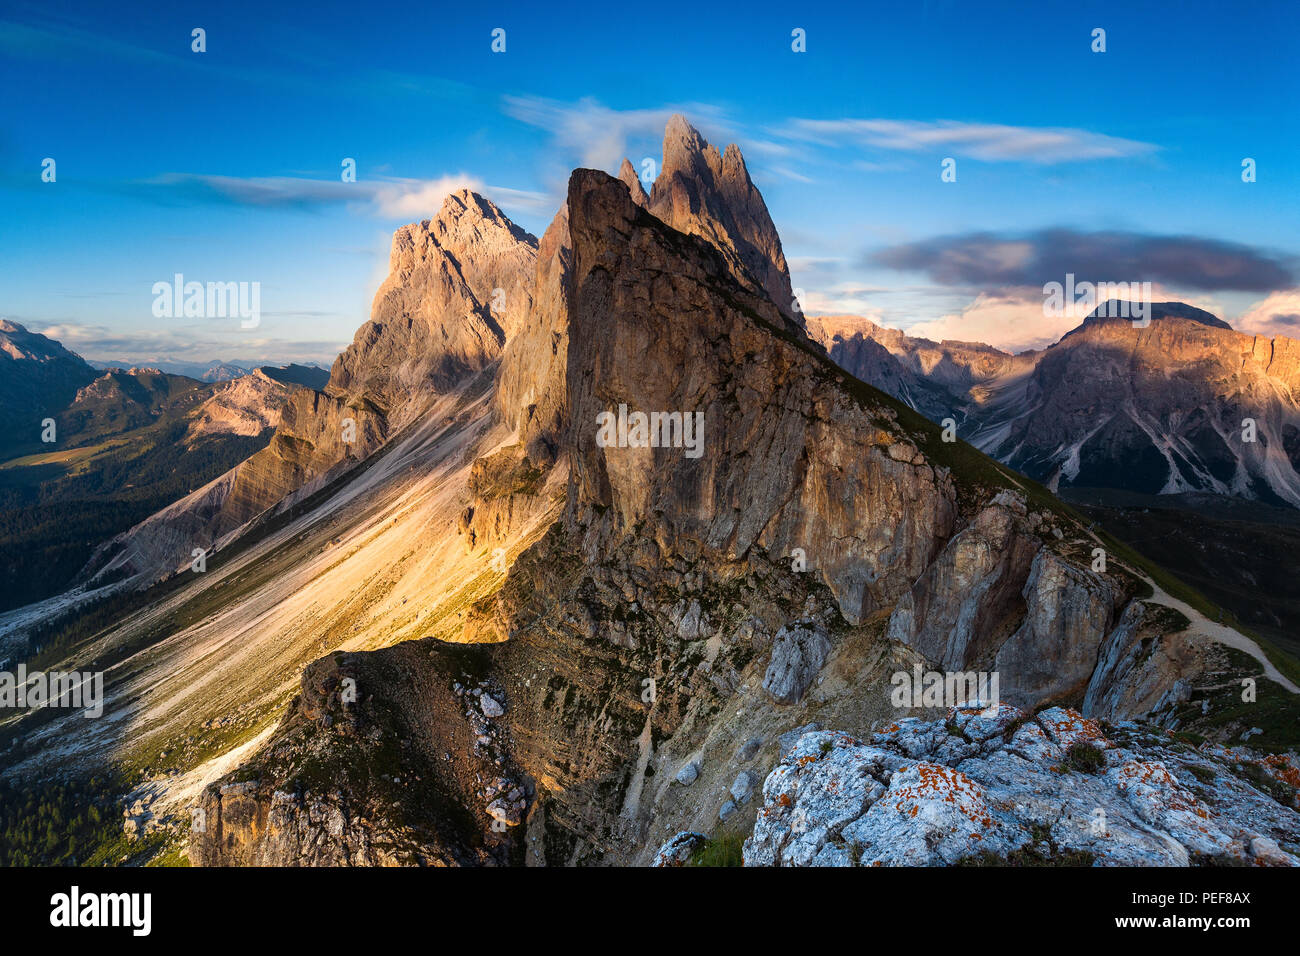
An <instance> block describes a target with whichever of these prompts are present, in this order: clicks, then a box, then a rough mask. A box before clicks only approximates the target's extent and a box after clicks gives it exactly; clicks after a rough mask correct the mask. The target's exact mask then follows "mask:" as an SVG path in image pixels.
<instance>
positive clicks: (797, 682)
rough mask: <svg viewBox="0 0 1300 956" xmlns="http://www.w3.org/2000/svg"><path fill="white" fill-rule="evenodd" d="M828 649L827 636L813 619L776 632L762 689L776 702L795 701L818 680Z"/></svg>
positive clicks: (829, 647) (786, 702)
mask: <svg viewBox="0 0 1300 956" xmlns="http://www.w3.org/2000/svg"><path fill="white" fill-rule="evenodd" d="M830 652H831V642H830V638H828V637H827V636H826V632H825V631H824V630H822V629H821V628H820V627H818V626H817V625H816V624H814V623H813V622H802V621H801V622H798V623H795V624H790V625H787V626H785V627H783V628H781V630H779V631H777V634H776V639H775V640H774V641H773V642H772V659H771V662H770V663H769V664H768V665H767V672H766V673H765V674H764V675H763V689H764V690H766V691H767V692H768V693H769V694H771V695H772V697H773V699H774V700H776V702H777V703H779V704H797V703H798V702H799V701H800V700H801V699H803V695H804V692H805V691H807V690H808V688H809V687H810V686H812V682H813V681H814V680H816V679H817V675H818V674H819V673H820V672H821V669H822V666H823V665H824V664H825V663H826V658H827V657H828V656H829V655H830Z"/></svg>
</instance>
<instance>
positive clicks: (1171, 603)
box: [1143, 578, 1300, 694]
mask: <svg viewBox="0 0 1300 956" xmlns="http://www.w3.org/2000/svg"><path fill="white" fill-rule="evenodd" d="M1146 582H1147V584H1149V585H1151V590H1152V591H1153V592H1154V594H1153V596H1152V597H1149V598H1143V601H1144V602H1145V603H1147V604H1164V605H1166V606H1167V607H1171V608H1173V609H1174V610H1176V611H1181V612H1182V614H1183V616H1184V617H1186V618H1187V619H1188V620H1189V621H1191V622H1192V623H1191V626H1190V627H1189V628H1188V630H1189V631H1191V632H1192V633H1194V634H1204V635H1205V636H1206V637H1208V638H1210V639H1211V640H1214V641H1218V642H1219V643H1220V644H1227V645H1228V646H1229V647H1235V648H1236V649H1237V650H1239V651H1244V652H1245V653H1247V654H1249V655H1250V656H1251V657H1253V658H1255V660H1257V661H1259V662H1260V664H1261V665H1263V667H1264V676H1265V677H1267V678H1269V680H1272V681H1274V682H1275V683H1278V684H1281V685H1282V686H1283V687H1285V688H1286V689H1287V690H1289V691H1290V692H1291V693H1293V694H1300V687H1297V686H1296V685H1295V684H1294V683H1292V682H1291V681H1290V680H1288V679H1287V678H1286V677H1284V676H1283V675H1282V673H1281V671H1279V670H1278V669H1277V668H1276V667H1274V666H1273V662H1272V661H1270V660H1269V659H1268V655H1266V654H1265V653H1264V652H1263V651H1262V650H1260V647H1259V645H1258V644H1256V643H1255V642H1254V641H1252V640H1251V639H1250V638H1249V637H1247V636H1246V635H1245V634H1242V633H1241V632H1240V631H1234V630H1233V629H1232V628H1230V627H1228V626H1226V625H1224V624H1216V623H1214V622H1213V621H1211V620H1210V619H1209V618H1207V617H1206V616H1205V615H1204V614H1202V613H1201V612H1200V611H1198V610H1196V608H1194V607H1192V606H1191V605H1189V604H1186V603H1184V602H1182V601H1180V600H1178V599H1177V598H1175V597H1172V596H1171V595H1169V594H1168V593H1167V592H1166V591H1164V590H1162V589H1161V588H1160V586H1159V585H1158V584H1156V583H1155V582H1154V581H1152V580H1151V579H1150V578H1146Z"/></svg>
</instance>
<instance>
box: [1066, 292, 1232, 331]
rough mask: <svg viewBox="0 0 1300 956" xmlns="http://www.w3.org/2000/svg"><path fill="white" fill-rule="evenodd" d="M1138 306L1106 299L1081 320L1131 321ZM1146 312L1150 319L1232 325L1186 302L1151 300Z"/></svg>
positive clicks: (1094, 322)
mask: <svg viewBox="0 0 1300 956" xmlns="http://www.w3.org/2000/svg"><path fill="white" fill-rule="evenodd" d="M1135 307H1140V306H1139V304H1138V303H1134V302H1125V301H1123V300H1120V299H1108V300H1106V301H1105V302H1103V303H1101V304H1100V305H1098V306H1097V307H1096V308H1095V309H1093V310H1092V312H1091V314H1089V316H1088V317H1087V318H1086V319H1084V320H1083V324H1084V325H1088V324H1089V323H1092V324H1096V323H1098V322H1108V321H1112V320H1114V319H1116V318H1121V319H1122V320H1123V321H1126V322H1127V321H1131V320H1130V319H1129V318H1127V316H1132V315H1134V314H1135V313H1134V311H1133V310H1134V308H1135ZM1149 308H1150V312H1149V313H1148V314H1149V316H1150V318H1151V319H1152V321H1159V320H1160V319H1185V320H1187V321H1188V322H1196V323H1199V324H1200V325H1208V326H1209V327H1210V328H1213V329H1226V330H1228V331H1229V332H1231V331H1232V330H1233V329H1232V326H1231V325H1229V324H1228V323H1227V322H1224V321H1223V320H1222V319H1220V318H1219V317H1218V316H1216V315H1214V314H1213V313H1210V312H1206V311H1205V310H1204V309H1198V308H1196V306H1194V305H1188V304H1187V303H1186V302H1152V303H1151V304H1150V307H1149Z"/></svg>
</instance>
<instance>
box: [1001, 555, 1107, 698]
mask: <svg viewBox="0 0 1300 956" xmlns="http://www.w3.org/2000/svg"><path fill="white" fill-rule="evenodd" d="M1021 593H1022V595H1023V597H1024V600H1025V616H1024V621H1023V622H1022V623H1021V625H1020V627H1019V628H1018V629H1017V630H1016V632H1015V633H1014V634H1012V635H1011V637H1009V638H1008V639H1007V641H1006V643H1005V644H1003V645H1002V646H1001V647H1000V648H999V649H998V652H997V654H996V656H995V657H994V661H993V667H994V669H995V670H997V671H999V672H1000V673H1001V674H1002V675H1003V683H1002V694H1003V695H1004V696H1005V697H1006V699H1007V700H1010V701H1013V702H1018V703H1021V704H1024V705H1032V704H1033V703H1035V702H1036V701H1040V700H1046V699H1051V698H1054V697H1058V696H1061V695H1066V694H1070V693H1076V692H1078V691H1080V690H1082V688H1083V687H1085V686H1086V684H1087V681H1088V679H1089V677H1090V676H1091V675H1092V672H1093V668H1094V667H1095V666H1096V663H1097V648H1098V647H1099V646H1100V644H1101V641H1102V639H1103V637H1105V635H1106V634H1107V632H1108V631H1109V630H1110V625H1111V622H1112V620H1113V618H1114V614H1115V608H1116V605H1117V604H1118V603H1119V600H1118V598H1119V595H1118V594H1117V593H1116V589H1115V586H1114V585H1113V584H1112V583H1111V582H1110V581H1108V580H1107V579H1106V578H1104V577H1102V576H1101V575H1098V574H1094V573H1092V572H1091V571H1087V570H1084V569H1083V568H1079V567H1076V566H1075V565H1073V564H1070V563H1068V562H1067V561H1065V560H1063V559H1062V558H1061V557H1060V556H1059V555H1057V554H1056V553H1055V552H1053V551H1051V550H1049V549H1047V548H1044V549H1042V550H1040V551H1039V552H1038V553H1037V554H1036V555H1035V556H1034V562H1033V565H1032V566H1031V568H1030V571H1029V579H1028V580H1027V581H1026V582H1025V586H1024V589H1023V591H1022V592H1021Z"/></svg>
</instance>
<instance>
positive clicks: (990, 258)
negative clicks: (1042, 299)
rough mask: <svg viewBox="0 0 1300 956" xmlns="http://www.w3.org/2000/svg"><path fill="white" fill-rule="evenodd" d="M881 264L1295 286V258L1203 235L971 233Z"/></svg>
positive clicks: (988, 277)
mask: <svg viewBox="0 0 1300 956" xmlns="http://www.w3.org/2000/svg"><path fill="white" fill-rule="evenodd" d="M871 262H872V263H874V264H876V265H884V266H889V267H891V268H894V269H899V270H904V271H915V272H922V273H924V274H926V275H927V276H929V277H930V278H931V279H932V280H933V281H935V282H938V283H940V284H942V285H949V286H956V285H965V286H972V287H977V288H983V289H986V290H988V289H992V288H994V287H1005V286H1038V287H1040V288H1041V286H1042V285H1043V283H1045V282H1052V281H1056V282H1063V281H1064V280H1065V276H1066V274H1067V273H1073V274H1074V275H1075V276H1077V277H1078V278H1079V280H1080V281H1089V282H1103V281H1104V282H1163V283H1165V284H1167V285H1170V286H1174V287H1178V288H1185V289H1200V290H1215V291H1219V290H1234V289H1235V290H1244V291H1253V292H1270V291H1273V290H1275V289H1282V288H1289V287H1291V286H1293V285H1294V284H1295V276H1296V264H1295V263H1294V262H1290V261H1287V260H1286V259H1284V258H1282V257H1279V256H1276V255H1273V254H1271V253H1268V252H1266V251H1264V250H1260V249H1256V248H1253V247H1251V246H1245V245H1241V244H1239V243H1232V242H1223V241H1220V240H1216V239H1206V238H1201V237H1198V236H1151V235H1143V234H1139V233H1129V232H1077V231H1074V230H1071V229H1049V230H1044V231H1041V232H1036V233H1033V234H1030V235H1027V236H1021V237H1014V236H1011V237H1009V236H999V235H994V234H991V233H968V234H965V235H958V236H941V237H937V238H934V239H926V240H923V241H921V242H913V243H905V244H902V245H897V246H892V247H890V248H887V249H884V250H882V251H880V252H877V253H875V254H874V255H873V256H871Z"/></svg>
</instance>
